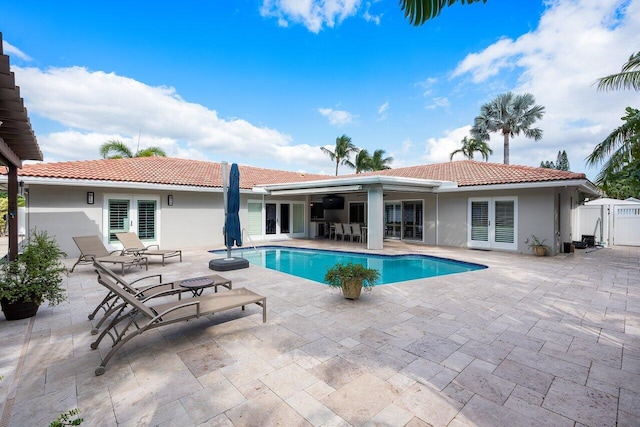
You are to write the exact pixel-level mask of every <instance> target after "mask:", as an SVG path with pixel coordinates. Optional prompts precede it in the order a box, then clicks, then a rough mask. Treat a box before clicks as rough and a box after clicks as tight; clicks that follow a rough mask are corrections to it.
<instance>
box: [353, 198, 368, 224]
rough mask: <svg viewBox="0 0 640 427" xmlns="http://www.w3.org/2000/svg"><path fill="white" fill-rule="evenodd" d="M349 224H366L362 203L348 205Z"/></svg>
mask: <svg viewBox="0 0 640 427" xmlns="http://www.w3.org/2000/svg"><path fill="white" fill-rule="evenodd" d="M349 222H357V223H361V224H364V223H366V222H367V217H366V215H365V209H364V202H352V203H349Z"/></svg>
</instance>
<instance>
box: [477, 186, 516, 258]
mask: <svg viewBox="0 0 640 427" xmlns="http://www.w3.org/2000/svg"><path fill="white" fill-rule="evenodd" d="M468 212H469V213H468V215H469V216H468V218H469V219H468V221H469V225H468V242H467V244H468V245H469V247H472V248H496V249H511V250H516V249H518V243H517V239H518V198H517V197H515V196H513V197H472V198H469V211H468Z"/></svg>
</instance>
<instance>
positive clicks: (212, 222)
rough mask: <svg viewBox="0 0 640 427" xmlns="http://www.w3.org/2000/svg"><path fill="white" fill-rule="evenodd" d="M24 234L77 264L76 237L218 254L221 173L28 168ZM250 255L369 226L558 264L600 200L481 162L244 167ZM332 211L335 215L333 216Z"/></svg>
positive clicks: (160, 167) (541, 173)
mask: <svg viewBox="0 0 640 427" xmlns="http://www.w3.org/2000/svg"><path fill="white" fill-rule="evenodd" d="M19 179H20V181H22V182H24V188H25V194H26V197H27V219H26V221H27V224H26V226H27V227H28V228H34V227H37V228H40V229H46V230H48V231H49V232H50V233H51V234H53V235H55V236H57V240H58V242H59V243H60V245H61V247H62V249H63V250H65V251H66V252H67V253H68V254H69V256H74V255H77V254H78V250H77V248H76V247H75V245H74V244H73V241H72V239H71V237H72V236H81V235H92V234H97V235H99V236H101V238H102V239H103V241H104V243H105V244H106V245H107V246H108V247H110V248H112V249H118V243H117V240H116V239H115V235H114V233H116V232H119V231H135V232H136V233H138V235H139V236H140V237H141V239H143V240H144V241H146V242H149V243H158V244H160V245H161V246H164V247H173V248H186V247H204V248H215V247H221V246H222V245H223V244H224V243H223V237H222V228H223V223H224V204H223V188H222V166H221V164H220V163H213V162H204V161H197V160H185V159H175V158H164V157H147V158H134V159H109V160H105V159H103V160H88V161H78V162H60V163H41V164H33V165H25V167H24V168H23V169H22V171H21V172H20V176H19ZM240 189H241V204H240V222H241V226H242V228H243V235H244V244H245V246H250V245H252V244H257V243H263V242H265V241H272V240H280V239H296V238H321V237H324V235H325V234H327V231H328V227H329V224H330V223H333V222H342V223H361V224H366V230H367V241H366V246H367V247H368V248H369V249H374V250H375V249H383V247H384V241H385V240H388V239H401V240H406V241H410V242H415V243H421V244H428V245H445V246H456V247H469V248H478V249H494V250H506V251H513V252H518V253H529V252H530V251H529V249H528V247H527V245H526V239H527V237H528V236H530V235H531V234H535V235H536V236H537V237H539V238H541V239H546V240H547V242H546V243H547V244H548V245H549V246H550V253H551V254H556V253H558V252H560V250H561V243H562V242H563V241H571V240H573V239H574V238H575V236H573V234H572V215H573V212H574V209H575V208H576V207H577V206H578V204H579V202H581V201H582V200H584V198H585V197H593V196H595V195H597V194H598V191H597V189H596V188H595V187H594V186H593V184H592V183H591V182H589V181H588V180H587V179H586V176H585V175H584V174H581V173H572V172H564V171H557V170H552V169H543V168H535V167H528V166H517V165H502V164H495V163H486V162H477V161H470V160H465V161H456V162H447V163H441V164H433V165H422V166H413V167H406V168H397V169H389V170H385V171H378V172H369V173H364V174H357V175H355V174H353V175H342V176H338V177H335V176H327V175H314V174H301V173H298V172H287V171H279V170H271V169H262V168H255V167H251V166H242V165H241V166H240ZM325 208H327V209H325Z"/></svg>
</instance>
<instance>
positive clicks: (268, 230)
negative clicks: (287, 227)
mask: <svg viewBox="0 0 640 427" xmlns="http://www.w3.org/2000/svg"><path fill="white" fill-rule="evenodd" d="M277 212H278V211H277V209H276V204H275V203H267V204H266V205H265V209H264V215H265V217H264V218H265V230H264V232H265V234H276V221H277V216H276V215H277Z"/></svg>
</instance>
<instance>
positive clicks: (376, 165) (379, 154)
mask: <svg viewBox="0 0 640 427" xmlns="http://www.w3.org/2000/svg"><path fill="white" fill-rule="evenodd" d="M391 162H393V157H391V156H389V157H384V150H382V149H380V150H376V151H374V152H373V156H371V170H374V171H381V170H386V169H391V166H389V164H390V163H391Z"/></svg>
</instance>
